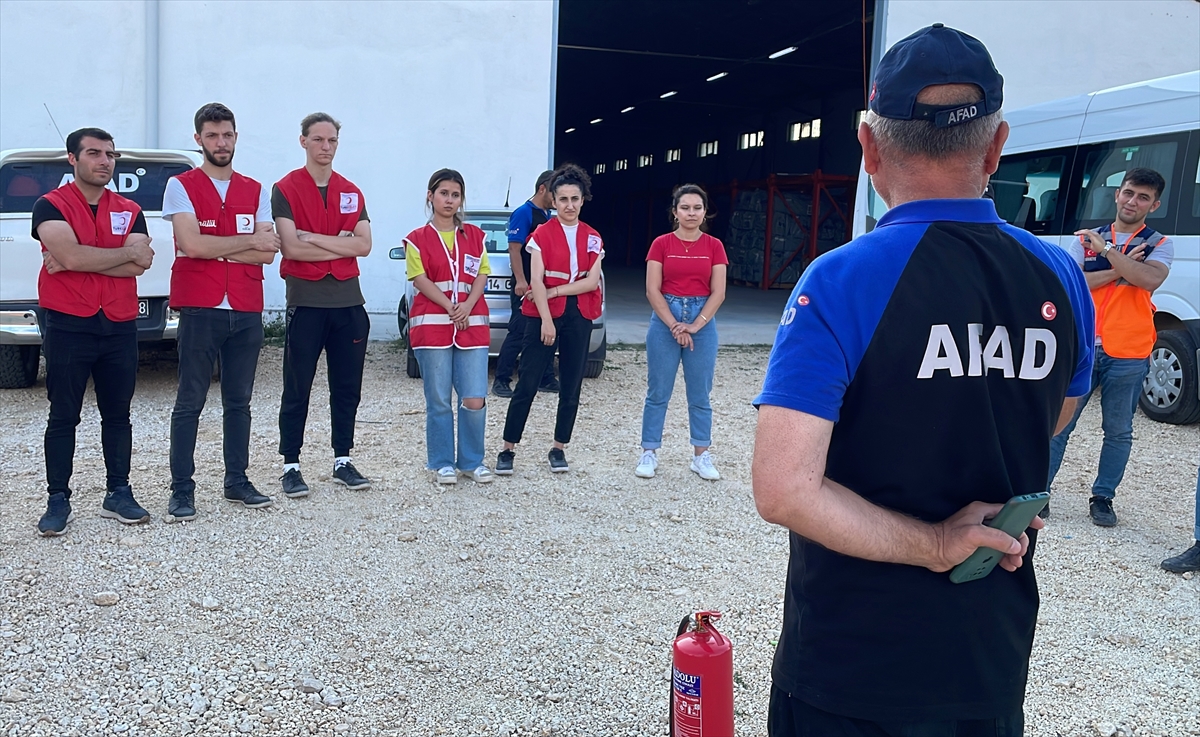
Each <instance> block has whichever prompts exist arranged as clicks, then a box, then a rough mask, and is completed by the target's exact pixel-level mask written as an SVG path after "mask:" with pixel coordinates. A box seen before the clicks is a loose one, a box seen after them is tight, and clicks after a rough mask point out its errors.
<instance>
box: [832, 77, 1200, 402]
mask: <svg viewBox="0 0 1200 737" xmlns="http://www.w3.org/2000/svg"><path fill="white" fill-rule="evenodd" d="M1005 119H1006V120H1008V122H1009V125H1010V126H1011V128H1012V132H1011V134H1010V135H1009V138H1008V143H1007V144H1006V145H1005V147H1004V156H1003V157H1002V158H1001V159H1000V168H999V170H997V172H996V174H995V176H993V177H992V190H993V195H992V196H993V199H994V200H995V202H996V211H997V212H998V213H999V214H1000V217H1002V218H1004V219H1005V220H1007V221H1008V222H1010V223H1012V224H1013V225H1016V226H1018V227H1021V228H1024V229H1026V230H1028V231H1029V232H1031V233H1034V234H1035V235H1037V236H1039V237H1041V238H1043V239H1045V240H1047V241H1050V242H1052V243H1056V244H1058V245H1059V246H1062V247H1063V248H1066V249H1068V250H1075V249H1078V248H1079V245H1078V244H1079V239H1078V237H1076V236H1075V235H1073V233H1074V232H1075V231H1076V230H1079V229H1081V228H1098V227H1100V226H1102V225H1106V224H1108V223H1111V222H1112V220H1113V218H1114V217H1115V215H1116V204H1115V202H1114V197H1115V194H1116V191H1117V187H1119V186H1120V184H1121V179H1122V177H1123V176H1124V174H1125V172H1126V170H1128V169H1131V168H1133V167H1147V168H1150V169H1154V170H1155V171H1157V172H1159V173H1160V174H1162V175H1163V178H1164V179H1165V180H1166V182H1167V185H1166V189H1165V190H1164V191H1163V194H1162V205H1160V206H1159V208H1158V209H1157V210H1155V211H1154V212H1153V213H1151V214H1150V216H1149V217H1148V218H1147V220H1146V223H1147V224H1148V225H1149V226H1150V227H1151V228H1154V229H1155V230H1157V231H1159V232H1160V233H1163V234H1164V235H1169V236H1171V238H1172V240H1173V241H1174V243H1175V260H1174V264H1173V265H1172V267H1171V273H1170V275H1169V276H1168V277H1167V279H1166V281H1164V282H1163V284H1162V286H1161V287H1159V288H1158V289H1157V290H1156V291H1155V292H1154V296H1153V302H1154V307H1155V310H1156V311H1155V315H1154V323H1155V326H1156V327H1157V328H1158V342H1157V344H1156V345H1155V346H1154V350H1153V353H1152V354H1151V356H1150V371H1149V373H1148V374H1147V376H1146V380H1145V382H1144V384H1143V391H1142V396H1141V398H1140V400H1139V406H1140V407H1141V408H1142V411H1143V412H1145V413H1146V415H1147V416H1149V417H1150V418H1152V419H1155V420H1158V421H1160V422H1168V423H1172V424H1189V423H1192V422H1196V421H1197V420H1200V71H1197V72H1189V73H1187V74H1178V75H1175V76H1171V77H1163V78H1161V79H1154V80H1150V81H1148V82H1140V83H1138V84H1131V85H1125V86H1122V87H1114V88H1112V89H1107V90H1102V91H1100V92H1094V93H1091V94H1087V95H1079V96H1078V97H1069V98H1066V99H1063V100H1055V101H1052V102H1046V103H1042V104H1039V105H1032V106H1030V107H1027V108H1022V109H1020V110H1014V111H1012V112H1006V113H1005ZM869 180H870V178H869V177H868V176H866V174H865V173H863V174H862V175H861V176H860V177H859V185H858V196H857V198H856V201H855V212H854V234H855V236H858V235H861V234H862V233H866V232H868V231H870V230H871V229H872V228H873V227H874V225H875V223H876V222H877V221H878V219H879V218H880V217H881V216H882V215H883V213H884V212H886V210H887V206H886V205H885V204H884V203H883V202H882V201H881V200H880V199H879V197H878V195H876V193H875V191H874V189H873V188H872V187H871V186H870V181H869Z"/></svg>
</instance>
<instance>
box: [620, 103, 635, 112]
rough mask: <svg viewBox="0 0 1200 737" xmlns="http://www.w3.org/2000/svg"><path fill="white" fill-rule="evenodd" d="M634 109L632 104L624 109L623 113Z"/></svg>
mask: <svg viewBox="0 0 1200 737" xmlns="http://www.w3.org/2000/svg"><path fill="white" fill-rule="evenodd" d="M632 109H633V105H630V106H629V107H627V108H625V109H624V110H622V111H621V112H623V113H627V112H629V111H630V110H632Z"/></svg>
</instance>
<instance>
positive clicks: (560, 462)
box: [550, 448, 571, 473]
mask: <svg viewBox="0 0 1200 737" xmlns="http://www.w3.org/2000/svg"><path fill="white" fill-rule="evenodd" d="M550 470H551V471H552V472H553V473H566V472H567V471H570V470H571V467H570V466H568V465H567V454H566V453H564V452H563V451H562V449H561V448H551V449H550Z"/></svg>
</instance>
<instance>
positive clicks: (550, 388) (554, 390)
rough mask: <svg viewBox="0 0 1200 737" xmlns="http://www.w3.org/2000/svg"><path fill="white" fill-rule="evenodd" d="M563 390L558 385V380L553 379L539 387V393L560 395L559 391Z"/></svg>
mask: <svg viewBox="0 0 1200 737" xmlns="http://www.w3.org/2000/svg"><path fill="white" fill-rule="evenodd" d="M561 388H562V385H561V384H559V383H558V379H551V380H550V381H547V382H546V383H545V384H542V385H541V386H539V387H538V391H539V392H546V393H547V394H558V391H559V389H561Z"/></svg>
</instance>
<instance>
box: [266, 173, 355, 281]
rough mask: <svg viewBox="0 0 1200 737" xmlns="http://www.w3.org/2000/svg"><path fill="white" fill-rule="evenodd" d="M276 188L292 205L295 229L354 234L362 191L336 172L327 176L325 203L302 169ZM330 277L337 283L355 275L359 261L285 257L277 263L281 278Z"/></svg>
mask: <svg viewBox="0 0 1200 737" xmlns="http://www.w3.org/2000/svg"><path fill="white" fill-rule="evenodd" d="M276 186H278V187H279V191H280V192H282V193H283V196H284V198H286V199H287V201H288V204H289V205H291V208H292V221H293V222H295V223H296V229H297V230H304V231H308V232H309V233H316V234H318V235H333V236H336V235H337V234H338V233H340V232H342V231H343V230H348V231H351V232H353V231H354V227H355V226H356V225H358V214H359V213H360V212H362V208H363V205H364V203H363V196H362V192H361V191H360V190H359V189H358V187H356V186H354V184H353V183H352V182H351V181H350V180H349V179H346V178H345V177H343V176H342V175H341V174H338V173H337V172H336V171H335V172H332V173H331V175H330V178H329V187H328V188H327V189H326V191H325V199H324V200H322V199H321V191H320V190H319V189H317V183H316V182H314V181H313V178H312V175H311V174H309V173H308V169H305V168H304V167H300V168H299V169H296V170H295V171H293V172H289V173H288V174H287V176H285V177H284V178H283V179H280V180H279V182H278V184H277V185H276ZM329 274H333V278H335V279H337V280H338V281H345V280H347V279H350V278H351V277H355V276H358V259H356V258H354V257H352V256H346V257H344V258H335V259H330V260H329V261H293V260H292V259H289V258H285V259H281V260H280V262H279V275H280V276H281V277H288V276H294V277H297V278H299V279H304V280H306V281H319V280H321V279H324V278H325V277H326V276H327V275H329Z"/></svg>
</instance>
